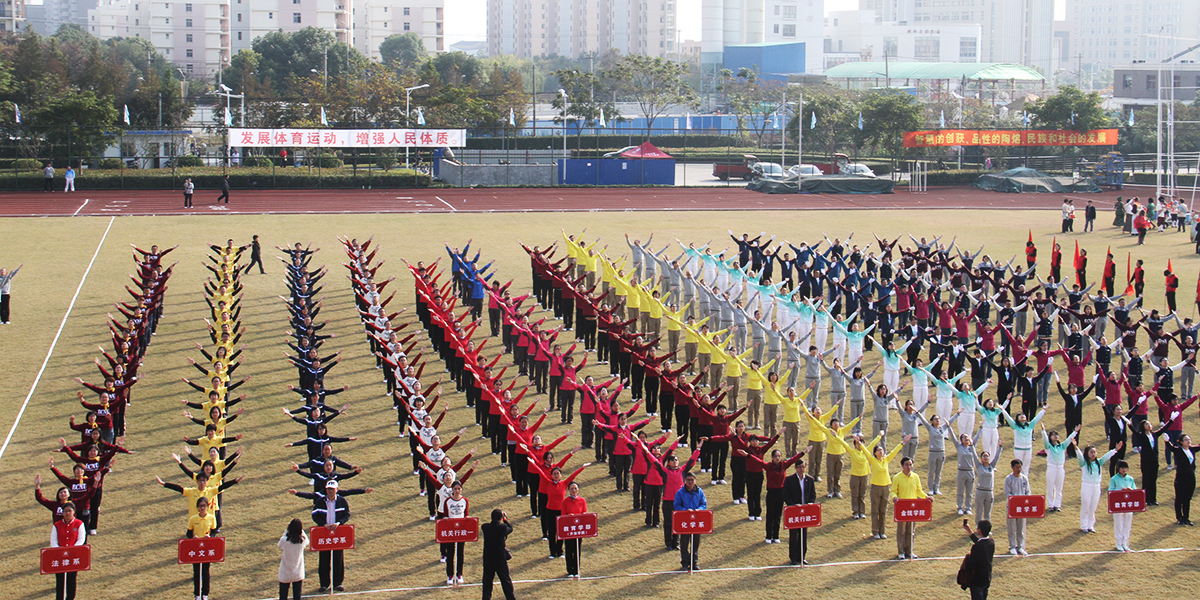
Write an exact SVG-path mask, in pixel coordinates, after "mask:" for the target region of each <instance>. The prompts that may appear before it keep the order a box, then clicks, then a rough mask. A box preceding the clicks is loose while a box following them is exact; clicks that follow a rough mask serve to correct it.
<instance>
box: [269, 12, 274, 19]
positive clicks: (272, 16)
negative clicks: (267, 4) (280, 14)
mask: <svg viewBox="0 0 1200 600" xmlns="http://www.w3.org/2000/svg"><path fill="white" fill-rule="evenodd" d="M267 18H268V19H274V18H275V13H273V12H269V13H267Z"/></svg>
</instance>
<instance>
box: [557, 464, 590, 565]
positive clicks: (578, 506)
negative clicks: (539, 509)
mask: <svg viewBox="0 0 1200 600" xmlns="http://www.w3.org/2000/svg"><path fill="white" fill-rule="evenodd" d="M587 511H588V506H587V499H586V498H584V497H583V496H580V495H579V484H578V483H575V482H574V481H572V482H571V484H570V485H568V486H567V497H566V498H563V501H562V514H563V515H583V514H587ZM582 545H583V540H582V539H578V538H577V539H573V540H567V542H566V549H567V577H569V578H571V579H579V550H580V548H581V547H582Z"/></svg>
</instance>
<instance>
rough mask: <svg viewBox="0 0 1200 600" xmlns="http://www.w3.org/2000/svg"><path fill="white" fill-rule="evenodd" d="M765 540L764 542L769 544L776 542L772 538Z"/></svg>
mask: <svg viewBox="0 0 1200 600" xmlns="http://www.w3.org/2000/svg"><path fill="white" fill-rule="evenodd" d="M763 541H764V542H765V543H767V544H771V543H774V542H772V541H771V540H770V539H767V540H763Z"/></svg>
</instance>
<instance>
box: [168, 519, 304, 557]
mask: <svg viewBox="0 0 1200 600" xmlns="http://www.w3.org/2000/svg"><path fill="white" fill-rule="evenodd" d="M322 529H323V528H322ZM176 562H178V563H179V564H181V565H191V564H196V563H222V562H225V538H223V537H202V538H184V539H182V540H179V554H178V556H177V557H176Z"/></svg>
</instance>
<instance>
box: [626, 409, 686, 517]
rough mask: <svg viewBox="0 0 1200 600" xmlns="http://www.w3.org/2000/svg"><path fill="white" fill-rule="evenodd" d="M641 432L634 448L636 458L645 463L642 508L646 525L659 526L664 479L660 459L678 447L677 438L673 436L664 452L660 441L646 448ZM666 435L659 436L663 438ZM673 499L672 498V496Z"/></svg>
mask: <svg viewBox="0 0 1200 600" xmlns="http://www.w3.org/2000/svg"><path fill="white" fill-rule="evenodd" d="M641 436H642V434H641V433H640V432H639V433H638V439H639V443H638V445H637V447H636V448H635V449H634V451H635V452H637V454H638V458H639V459H640V460H641V461H642V463H643V464H645V465H646V476H645V479H644V480H643V481H642V490H643V492H642V496H643V498H642V509H644V510H645V511H646V527H661V526H662V525H661V524H660V523H661V521H660V518H661V512H660V509H661V508H662V507H661V504H662V499H663V485H664V484H665V483H666V481H665V480H664V479H663V470H662V460H663V455H664V454H672V453H674V452H675V449H676V448H678V447H679V442H680V440H679V438H675V442H674V443H673V444H671V446H670V447H669V448H667V451H666V452H665V453H664V452H663V449H662V444H661V442H659V443H654V444H652V445H650V446H649V447H648V448H647V446H646V444H645V441H644V440H642V439H641ZM666 437H667V436H666V435H663V437H661V438H659V439H660V440H665V439H666ZM655 441H656V442H657V440H655ZM672 500H674V498H672Z"/></svg>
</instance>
